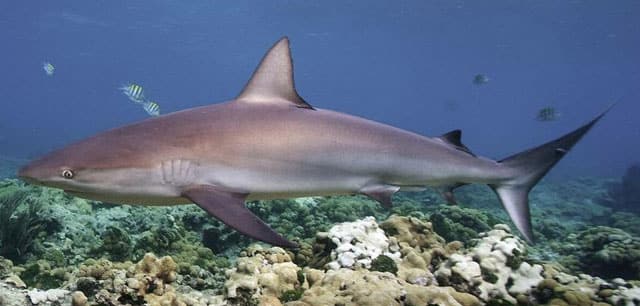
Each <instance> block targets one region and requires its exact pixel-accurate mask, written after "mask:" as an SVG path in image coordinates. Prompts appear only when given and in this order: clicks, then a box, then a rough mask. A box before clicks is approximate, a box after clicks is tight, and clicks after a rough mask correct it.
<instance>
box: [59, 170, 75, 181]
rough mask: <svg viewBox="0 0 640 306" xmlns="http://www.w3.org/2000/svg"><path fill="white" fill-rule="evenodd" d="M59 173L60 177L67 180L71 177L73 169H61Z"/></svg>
mask: <svg viewBox="0 0 640 306" xmlns="http://www.w3.org/2000/svg"><path fill="white" fill-rule="evenodd" d="M61 174H62V177H64V178H66V179H68V180H70V179H72V178H73V171H71V170H70V169H63V170H62V173H61Z"/></svg>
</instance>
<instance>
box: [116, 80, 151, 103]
mask: <svg viewBox="0 0 640 306" xmlns="http://www.w3.org/2000/svg"><path fill="white" fill-rule="evenodd" d="M120 90H121V91H122V93H124V94H125V95H126V96H127V97H128V98H129V100H131V101H133V102H136V103H144V102H145V101H144V89H143V88H142V86H140V85H138V84H133V83H132V84H129V85H126V86H123V87H120Z"/></svg>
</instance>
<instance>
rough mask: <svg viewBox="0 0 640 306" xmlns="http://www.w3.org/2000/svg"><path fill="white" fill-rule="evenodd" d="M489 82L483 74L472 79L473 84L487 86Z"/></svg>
mask: <svg viewBox="0 0 640 306" xmlns="http://www.w3.org/2000/svg"><path fill="white" fill-rule="evenodd" d="M489 80H490V79H489V77H488V76H486V75H484V74H476V76H474V77H473V84H475V85H484V84H487V83H488V82H489Z"/></svg>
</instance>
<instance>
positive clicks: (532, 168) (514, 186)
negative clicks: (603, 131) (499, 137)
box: [489, 105, 613, 243]
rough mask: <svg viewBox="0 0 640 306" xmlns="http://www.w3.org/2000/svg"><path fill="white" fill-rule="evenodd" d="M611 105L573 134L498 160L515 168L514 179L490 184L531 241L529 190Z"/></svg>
mask: <svg viewBox="0 0 640 306" xmlns="http://www.w3.org/2000/svg"><path fill="white" fill-rule="evenodd" d="M611 107H613V105H612V106H610V107H609V108H608V109H607V110H605V111H604V112H602V113H601V114H600V115H598V116H597V117H595V118H594V119H593V120H591V121H590V122H589V123H587V124H585V125H583V126H581V127H580V128H578V129H576V130H575V131H573V132H571V133H568V134H566V135H564V136H562V137H560V138H558V139H556V140H552V141H550V142H547V143H545V144H543V145H540V146H538V147H535V148H532V149H529V150H526V151H524V152H521V153H518V154H516V155H513V156H510V157H507V158H505V159H503V160H501V161H499V163H501V164H502V165H503V166H505V167H507V168H510V169H513V170H514V171H515V175H514V178H513V179H512V180H509V181H506V182H503V183H499V184H490V185H489V187H491V189H493V191H494V192H495V193H496V194H497V195H498V197H499V198H500V201H501V202H502V205H503V206H504V208H505V209H506V210H507V213H508V214H509V217H511V220H512V221H513V223H514V224H515V225H516V227H517V228H518V230H519V231H520V233H522V235H524V238H525V239H526V240H527V241H528V242H529V243H533V231H532V230H531V215H530V212H529V199H528V196H529V191H530V190H531V188H533V186H535V185H536V183H538V181H539V180H540V179H541V178H542V177H543V176H544V175H545V174H547V172H549V170H551V168H552V167H553V166H554V165H555V164H556V163H557V162H558V161H560V159H562V157H564V155H565V154H566V153H567V152H569V150H571V148H572V147H573V146H574V145H575V144H576V143H578V141H579V140H580V139H581V138H582V136H584V135H585V134H586V133H587V132H588V131H589V130H590V129H591V128H592V127H593V126H594V125H595V124H596V122H598V120H600V119H601V118H602V117H603V116H604V115H605V114H606V113H607V112H608V111H609V110H610V109H611Z"/></svg>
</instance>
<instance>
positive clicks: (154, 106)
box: [142, 101, 160, 117]
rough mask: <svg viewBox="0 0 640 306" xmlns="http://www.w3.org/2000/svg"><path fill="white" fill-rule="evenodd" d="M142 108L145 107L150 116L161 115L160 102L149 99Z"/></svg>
mask: <svg viewBox="0 0 640 306" xmlns="http://www.w3.org/2000/svg"><path fill="white" fill-rule="evenodd" d="M142 108H144V111H145V112H147V114H149V115H150V116H154V117H156V116H160V105H158V103H156V102H153V101H147V102H145V103H144V105H142Z"/></svg>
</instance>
